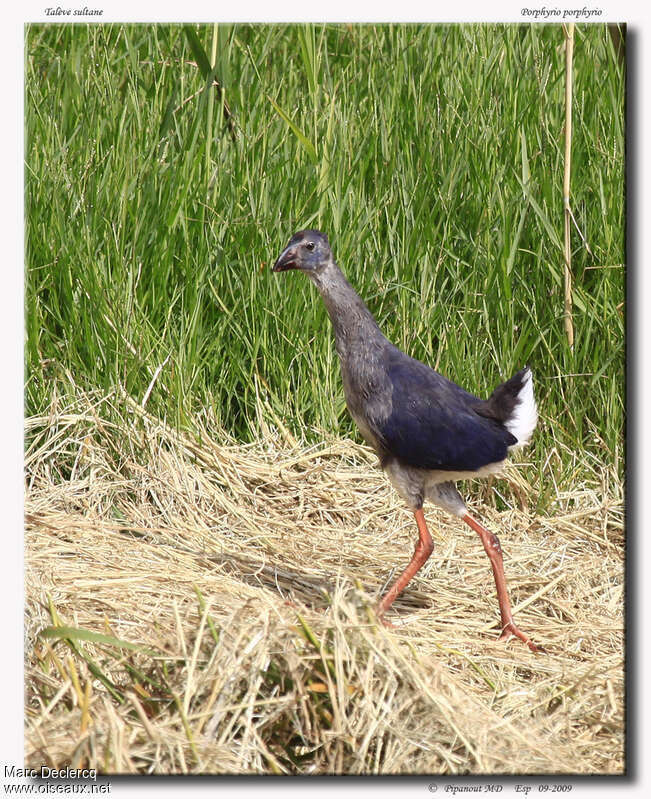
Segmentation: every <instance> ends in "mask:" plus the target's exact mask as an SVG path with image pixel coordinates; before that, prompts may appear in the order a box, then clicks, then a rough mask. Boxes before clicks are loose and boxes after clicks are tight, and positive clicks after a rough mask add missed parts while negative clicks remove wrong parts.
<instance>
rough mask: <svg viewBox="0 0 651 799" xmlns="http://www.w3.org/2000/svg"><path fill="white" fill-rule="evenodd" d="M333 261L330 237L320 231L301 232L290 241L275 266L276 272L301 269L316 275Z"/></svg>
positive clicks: (295, 234)
mask: <svg viewBox="0 0 651 799" xmlns="http://www.w3.org/2000/svg"><path fill="white" fill-rule="evenodd" d="M331 260H332V252H331V250H330V244H329V243H328V237H327V236H326V234H325V233H321V232H320V231H319V230H300V231H299V232H298V233H294V235H293V236H292V237H291V239H290V240H289V244H288V245H287V246H286V247H285V249H284V250H283V251H282V252H281V253H280V255H279V256H278V260H277V261H276V263H275V264H274V265H273V271H274V272H285V271H287V270H288V269H300V270H301V272H307V273H308V274H316V273H318V272H320V271H321V270H322V269H324V268H325V267H326V266H327V265H328V263H330V261H331Z"/></svg>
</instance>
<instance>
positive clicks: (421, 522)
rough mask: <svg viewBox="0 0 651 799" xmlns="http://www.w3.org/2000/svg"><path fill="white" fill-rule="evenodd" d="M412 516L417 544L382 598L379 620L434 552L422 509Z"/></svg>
mask: <svg viewBox="0 0 651 799" xmlns="http://www.w3.org/2000/svg"><path fill="white" fill-rule="evenodd" d="M414 516H415V517H416V524H417V525H418V543H417V544H416V549H415V550H414V555H413V557H412V559H411V560H410V561H409V565H408V566H407V568H406V569H405V570H404V571H403V573H402V574H401V575H400V577H398V579H397V580H396V581H395V583H394V584H393V585H392V586H391V588H389V590H388V591H387V592H386V594H385V595H384V597H383V598H382V601H381V602H380V604H379V605H378V609H377V615H378V617H379V618H380V619H381V618H382V616H383V615H384V613H385V612H386V611H387V610H388V609H389V608H390V607H391V605H392V604H393V601H394V600H395V598H396V597H397V596H399V595H400V594H401V593H402V592H403V590H404V589H405V586H406V585H407V583H408V582H409V581H410V580H411V578H412V577H413V576H414V574H416V572H417V571H418V570H419V569H420V567H421V566H422V565H423V563H425V561H426V560H427V558H429V556H430V555H431V554H432V552H433V550H434V542H433V541H432V536H431V535H430V534H429V530H428V529H427V525H426V524H425V514H424V513H423V509H422V508H419V509H418V510H415V511H414ZM385 623H386V622H385Z"/></svg>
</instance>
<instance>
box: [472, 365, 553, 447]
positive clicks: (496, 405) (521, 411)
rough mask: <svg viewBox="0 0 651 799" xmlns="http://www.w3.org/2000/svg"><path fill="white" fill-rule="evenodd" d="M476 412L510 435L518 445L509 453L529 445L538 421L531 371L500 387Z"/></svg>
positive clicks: (518, 375)
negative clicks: (494, 422) (492, 420)
mask: <svg viewBox="0 0 651 799" xmlns="http://www.w3.org/2000/svg"><path fill="white" fill-rule="evenodd" d="M476 410H477V413H480V414H481V415H482V416H487V417H488V418H489V419H495V420H496V421H498V422H499V423H500V424H501V425H502V426H503V427H505V428H506V429H507V430H508V431H509V433H511V435H512V436H513V438H515V442H514V443H513V444H511V446H510V447H509V449H514V448H515V447H523V446H524V445H525V444H528V443H529V439H530V438H531V434H532V433H533V431H534V428H535V427H536V423H537V421H538V411H537V408H536V400H535V397H534V395H533V377H532V375H531V369H530V368H529V367H528V366H525V368H524V369H521V370H520V371H519V372H517V373H516V374H514V375H513V377H512V378H510V380H507V381H506V383H502V384H501V385H499V386H498V387H497V388H496V389H495V391H493V393H492V394H491V395H490V397H489V398H488V399H487V400H485V401H483V402H482V403H481V405H480V406H479V407H477V408H476Z"/></svg>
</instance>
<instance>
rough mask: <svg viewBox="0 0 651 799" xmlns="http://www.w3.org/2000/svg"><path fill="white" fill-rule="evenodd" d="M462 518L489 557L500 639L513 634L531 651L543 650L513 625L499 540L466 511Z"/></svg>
mask: <svg viewBox="0 0 651 799" xmlns="http://www.w3.org/2000/svg"><path fill="white" fill-rule="evenodd" d="M463 520H464V522H465V523H466V524H468V525H469V526H470V527H472V529H473V530H474V531H475V532H476V533H479V537H480V538H481V542H482V544H483V545H484V549H485V550H486V554H487V555H488V557H489V558H490V562H491V566H492V568H493V576H494V577H495V587H496V588H497V599H498V601H499V603H500V616H501V618H502V634H501V635H500V640H503V639H506V638H508V637H509V635H515V636H516V638H519V639H520V640H521V641H524V643H525V644H526V645H527V646H528V647H529V649H530V650H531V651H532V652H544V651H545V650H544V649H543V648H542V647H541V646H536V644H534V642H533V641H532V640H531V638H529V636H528V635H525V634H524V633H523V632H522V631H521V630H519V629H518V628H517V627H516V626H515V622H514V621H513V616H512V615H511V603H510V601H509V594H508V591H507V590H506V578H505V577H504V562H503V560H502V547H501V546H500V540H499V538H498V537H497V536H496V535H495V533H491V532H490V531H488V530H487V529H486V528H485V527H483V526H482V525H481V524H480V523H479V522H478V521H477V520H476V519H473V517H472V516H471V515H470V514H469V513H466V515H465V516H464V517H463Z"/></svg>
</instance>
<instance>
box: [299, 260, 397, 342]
mask: <svg viewBox="0 0 651 799" xmlns="http://www.w3.org/2000/svg"><path fill="white" fill-rule="evenodd" d="M310 278H311V279H312V282H313V283H314V285H315V286H316V287H317V289H318V291H319V294H320V295H321V297H322V298H323V302H324V303H325V306H326V309H327V311H328V316H329V317H330V321H331V322H332V327H333V328H334V332H335V341H336V344H337V350H338V351H339V354H340V355H341V354H342V349H346V348H347V347H348V346H349V345H351V344H353V343H355V342H358V341H359V340H360V339H362V340H365V341H367V342H368V340H370V339H378V337H379V339H381V340H384V336H383V335H382V332H381V330H380V328H379V326H378V324H377V322H376V321H375V319H374V318H373V315H372V314H371V312H370V311H369V309H368V308H367V307H366V305H365V304H364V301H363V300H362V298H361V297H360V296H359V294H357V292H356V291H355V289H354V288H353V287H352V286H351V285H350V283H349V282H348V281H347V280H346V277H345V276H344V274H343V272H342V271H341V269H339V267H338V266H337V264H336V263H335V262H334V261H333V260H331V261H330V262H329V263H328V265H327V266H326V267H325V268H324V269H322V270H321V272H319V273H316V272H314V273H311V274H310Z"/></svg>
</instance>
